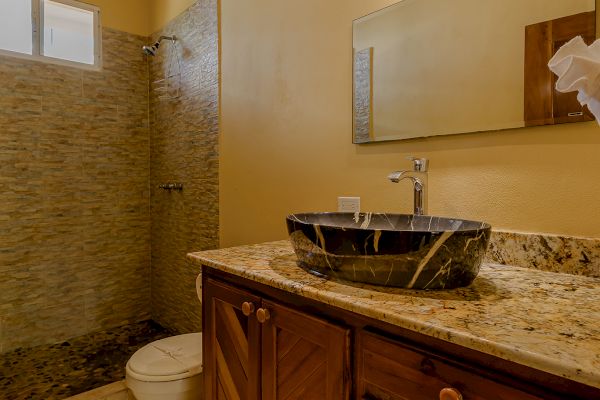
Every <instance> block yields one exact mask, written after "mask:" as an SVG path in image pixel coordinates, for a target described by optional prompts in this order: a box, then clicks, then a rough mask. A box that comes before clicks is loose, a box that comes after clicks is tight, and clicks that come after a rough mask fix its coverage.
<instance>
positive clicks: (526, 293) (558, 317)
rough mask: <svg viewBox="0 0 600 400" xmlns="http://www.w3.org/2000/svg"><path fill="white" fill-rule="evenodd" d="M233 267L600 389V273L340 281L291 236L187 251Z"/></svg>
mask: <svg viewBox="0 0 600 400" xmlns="http://www.w3.org/2000/svg"><path fill="white" fill-rule="evenodd" d="M188 257H189V258H190V259H191V260H192V261H194V262H195V263H196V264H198V265H206V266H209V267H211V268H214V269H217V270H220V271H224V272H228V273H230V274H233V275H237V276H240V277H243V278H247V279H250V280H252V281H256V282H259V283H262V284H265V285H268V286H272V287H275V288H279V289H282V290H285V291H287V292H290V293H294V294H297V295H300V296H303V297H306V298H310V299H313V300H317V301H320V302H322V303H325V304H329V305H332V306H336V307H339V308H342V309H345V310H348V311H352V312H355V313H357V314H361V315H365V316H368V317H371V318H374V319H377V320H381V321H385V322H387V323H390V324H393V325H397V326H399V327H402V328H406V329H410V330H412V331H415V332H420V333H422V334H425V335H429V336H433V337H436V338H439V339H442V340H445V341H448V342H451V343H455V344H458V345H461V346H464V347H467V348H470V349H474V350H478V351H481V352H483V353H487V354H491V355H495V356H498V357H500V358H503V359H506V360H510V361H514V362H516V363H519V364H523V365H527V366H529V367H532V368H535V369H538V370H541V371H545V372H548V373H551V374H554V375H559V376H563V377H565V378H568V379H572V380H574V381H577V382H581V383H584V384H587V385H590V386H593V387H597V388H600V279H598V278H590V277H584V276H575V275H569V274H561V273H554V272H545V271H538V270H534V269H527V268H519V267H512V266H504V265H496V264H484V265H482V267H481V271H480V273H479V276H478V277H477V278H476V280H475V282H474V283H473V284H472V285H471V286H469V287H467V288H461V289H453V290H446V291H418V290H406V289H390V288H382V287H376V286H370V285H361V284H355V283H340V282H336V281H332V280H326V279H322V278H319V277H316V276H314V275H312V274H309V273H308V272H306V271H304V270H303V269H301V268H299V267H298V266H297V264H296V256H295V254H294V253H293V250H292V247H291V245H290V244H289V242H288V241H279V242H271V243H264V244H258V245H251V246H241V247H233V248H227V249H220V250H210V251H204V252H200V253H192V254H189V255H188Z"/></svg>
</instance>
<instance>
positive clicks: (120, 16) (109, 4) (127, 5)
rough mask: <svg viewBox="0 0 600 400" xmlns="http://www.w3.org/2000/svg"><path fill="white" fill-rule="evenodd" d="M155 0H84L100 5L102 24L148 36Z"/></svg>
mask: <svg viewBox="0 0 600 400" xmlns="http://www.w3.org/2000/svg"><path fill="white" fill-rule="evenodd" d="M155 1H156V0H150V1H149V0H126V1H123V0H84V2H86V3H89V4H94V5H96V6H98V7H100V10H101V13H102V25H103V26H105V27H108V28H112V29H118V30H120V31H124V32H129V33H135V34H137V35H142V36H148V35H149V34H150V33H151V30H150V16H151V11H152V7H150V5H149V3H153V2H155Z"/></svg>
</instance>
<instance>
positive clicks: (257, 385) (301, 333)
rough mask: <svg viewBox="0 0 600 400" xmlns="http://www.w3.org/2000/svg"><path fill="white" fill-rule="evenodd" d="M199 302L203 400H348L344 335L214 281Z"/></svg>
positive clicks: (346, 333) (347, 356)
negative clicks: (201, 316)
mask: <svg viewBox="0 0 600 400" xmlns="http://www.w3.org/2000/svg"><path fill="white" fill-rule="evenodd" d="M203 301H204V312H205V315H204V320H205V322H204V335H203V336H204V339H203V340H204V344H203V353H204V398H205V399H217V400H234V399H240V400H246V399H247V400H257V399H262V400H295V399H297V400H304V399H306V400H308V399H319V400H347V399H349V397H350V380H349V376H350V369H351V368H350V354H349V351H350V330H349V329H345V328H342V327H339V326H337V325H335V324H332V323H330V322H327V321H325V320H322V319H319V318H315V317H313V316H311V315H308V314H305V313H301V312H298V311H295V310H292V309H290V308H287V307H285V306H283V305H280V304H278V303H275V302H272V301H267V300H263V299H261V298H260V297H257V296H255V295H252V294H250V293H249V292H246V291H244V290H240V289H238V288H235V287H233V286H229V285H226V284H224V283H221V282H218V281H215V280H213V279H207V280H205V282H204V286H203Z"/></svg>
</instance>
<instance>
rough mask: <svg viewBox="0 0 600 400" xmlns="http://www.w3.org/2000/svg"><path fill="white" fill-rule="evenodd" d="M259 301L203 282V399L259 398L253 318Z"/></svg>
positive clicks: (257, 343)
mask: <svg viewBox="0 0 600 400" xmlns="http://www.w3.org/2000/svg"><path fill="white" fill-rule="evenodd" d="M260 301H261V299H260V297H256V296H253V295H251V294H250V293H248V292H245V291H243V290H239V289H236V288H234V287H231V286H228V285H224V284H222V283H219V282H216V281H214V280H212V279H210V278H208V279H207V280H206V281H205V284H204V287H203V302H204V312H205V315H204V318H205V323H204V338H203V354H204V369H203V372H204V398H205V399H207V400H208V399H210V400H215V399H216V400H258V399H259V398H260V325H259V323H258V321H257V320H256V315H255V310H256V308H258V307H260ZM244 303H245V306H244ZM242 308H244V310H242ZM245 314H248V315H245Z"/></svg>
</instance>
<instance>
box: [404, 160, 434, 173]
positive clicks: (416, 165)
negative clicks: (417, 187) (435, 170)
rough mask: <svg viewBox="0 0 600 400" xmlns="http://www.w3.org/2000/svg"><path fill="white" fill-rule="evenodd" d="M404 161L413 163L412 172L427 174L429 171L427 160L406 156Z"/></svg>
mask: <svg viewBox="0 0 600 400" xmlns="http://www.w3.org/2000/svg"><path fill="white" fill-rule="evenodd" d="M406 159H407V160H409V161H412V162H413V171H417V172H427V170H428V169H429V160H428V159H426V158H418V157H413V156H408V157H406Z"/></svg>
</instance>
